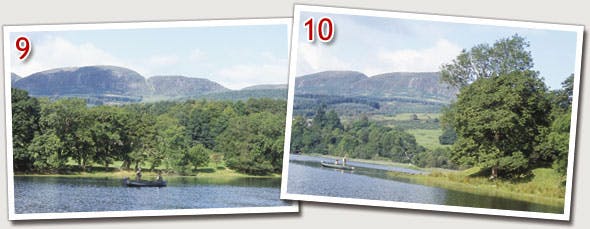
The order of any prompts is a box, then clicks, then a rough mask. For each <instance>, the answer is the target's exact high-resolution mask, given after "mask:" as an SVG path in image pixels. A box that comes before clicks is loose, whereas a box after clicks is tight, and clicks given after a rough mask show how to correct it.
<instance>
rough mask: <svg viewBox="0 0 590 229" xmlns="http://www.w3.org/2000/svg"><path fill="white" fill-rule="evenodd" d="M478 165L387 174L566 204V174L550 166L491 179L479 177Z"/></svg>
mask: <svg viewBox="0 0 590 229" xmlns="http://www.w3.org/2000/svg"><path fill="white" fill-rule="evenodd" d="M478 172H479V168H471V169H468V170H464V171H434V172H431V173H427V174H415V175H412V174H407V173H397V172H388V173H387V174H388V176H389V177H391V178H393V179H396V178H406V179H409V180H410V181H411V182H412V183H417V184H422V185H427V186H434V187H440V188H445V189H450V190H455V191H460V192H467V193H472V194H478V195H486V196H497V197H503V198H508V199H514V200H522V201H527V202H532V203H538V204H544V205H551V206H563V204H564V201H565V198H564V196H565V186H564V185H562V181H563V177H562V176H561V175H560V174H559V173H557V172H556V171H555V170H553V169H550V168H538V169H534V170H533V171H532V176H531V178H529V179H524V180H518V181H513V180H504V179H495V180H489V179H488V178H487V177H482V176H477V175H475V174H477V173H478Z"/></svg>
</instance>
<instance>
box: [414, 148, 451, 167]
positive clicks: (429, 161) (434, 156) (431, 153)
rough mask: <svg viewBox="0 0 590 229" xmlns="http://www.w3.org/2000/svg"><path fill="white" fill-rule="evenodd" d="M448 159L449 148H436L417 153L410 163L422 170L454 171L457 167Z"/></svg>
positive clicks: (449, 155) (449, 154)
mask: <svg viewBox="0 0 590 229" xmlns="http://www.w3.org/2000/svg"><path fill="white" fill-rule="evenodd" d="M450 158H451V150H450V149H449V148H436V149H434V150H427V151H424V152H422V153H419V154H418V155H416V156H415V157H414V158H413V160H412V163H413V164H415V165H417V166H419V167H424V168H445V169H456V168H457V165H455V164H454V163H453V162H452V161H451V159H450Z"/></svg>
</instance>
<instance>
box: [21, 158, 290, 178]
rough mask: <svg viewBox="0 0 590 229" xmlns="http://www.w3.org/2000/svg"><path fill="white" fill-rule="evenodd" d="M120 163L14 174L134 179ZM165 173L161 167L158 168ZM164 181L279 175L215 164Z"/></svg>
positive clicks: (146, 169)
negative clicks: (176, 178) (259, 174)
mask: <svg viewBox="0 0 590 229" xmlns="http://www.w3.org/2000/svg"><path fill="white" fill-rule="evenodd" d="M121 164H122V162H115V163H114V164H113V165H112V166H109V168H108V169H105V167H104V166H100V165H96V164H95V165H92V166H88V167H87V169H86V171H79V169H77V165H74V164H73V162H72V163H68V165H67V167H68V168H70V169H65V170H61V171H60V172H48V173H19V172H15V175H17V176H59V177H96V178H97V177H108V178H123V177H131V178H133V177H135V171H134V170H133V169H131V170H125V169H121V168H120V167H121ZM156 169H161V170H163V171H166V170H165V168H163V167H158V168H156ZM156 174H157V173H156V172H155V171H150V170H149V167H148V166H142V178H143V179H146V180H151V179H155V177H156ZM163 176H164V179H166V177H197V178H207V179H228V178H277V179H278V178H281V174H269V175H264V176H257V175H249V174H245V173H240V172H237V171H235V170H232V169H229V168H227V167H225V165H224V164H223V163H221V164H215V163H209V165H207V166H204V167H201V168H198V169H197V170H194V171H192V172H190V173H188V174H184V175H180V174H176V173H167V172H163Z"/></svg>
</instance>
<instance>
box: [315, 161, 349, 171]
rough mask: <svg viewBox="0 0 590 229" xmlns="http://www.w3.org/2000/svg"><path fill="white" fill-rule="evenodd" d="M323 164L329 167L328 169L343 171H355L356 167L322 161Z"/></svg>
mask: <svg viewBox="0 0 590 229" xmlns="http://www.w3.org/2000/svg"><path fill="white" fill-rule="evenodd" d="M321 163H322V166H324V167H327V168H333V169H342V170H354V167H352V166H346V165H340V164H333V163H327V162H324V161H322V162H321Z"/></svg>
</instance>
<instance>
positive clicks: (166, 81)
mask: <svg viewBox="0 0 590 229" xmlns="http://www.w3.org/2000/svg"><path fill="white" fill-rule="evenodd" d="M147 82H148V84H149V85H150V88H151V90H152V91H151V93H152V94H153V95H158V96H170V97H187V96H198V95H203V94H207V93H217V92H224V91H229V89H227V88H225V87H224V86H221V85H220V84H218V83H216V82H213V81H211V80H208V79H201V78H191V77H186V76H153V77H150V78H149V79H148V80H147Z"/></svg>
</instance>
